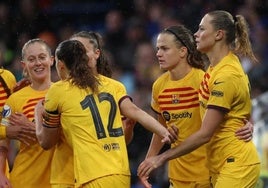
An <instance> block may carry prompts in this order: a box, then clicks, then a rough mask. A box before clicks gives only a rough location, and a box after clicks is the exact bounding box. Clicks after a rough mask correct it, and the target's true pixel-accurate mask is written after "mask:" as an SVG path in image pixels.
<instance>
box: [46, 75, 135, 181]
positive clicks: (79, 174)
mask: <svg viewBox="0 0 268 188" xmlns="http://www.w3.org/2000/svg"><path fill="white" fill-rule="evenodd" d="M99 81H100V87H99V93H98V94H94V95H93V94H92V92H91V91H90V90H89V91H86V90H83V89H79V88H78V87H76V86H74V85H72V84H70V83H69V82H67V81H59V82H57V83H55V84H53V85H52V86H51V88H50V89H49V91H48V93H47V96H46V101H45V109H46V111H47V112H48V113H53V114H57V113H58V114H60V118H61V126H62V130H63V134H64V137H65V139H66V144H68V145H69V146H70V147H71V149H72V150H73V164H74V178H75V179H74V182H75V183H76V184H78V185H81V184H84V183H87V182H89V181H91V180H94V179H96V178H100V177H104V176H107V175H112V174H122V175H127V176H129V175H130V171H129V163H128V156H127V149H126V143H125V138H124V135H123V127H122V121H121V115H120V110H119V106H118V105H119V103H120V100H122V99H123V98H124V97H126V90H125V87H124V86H123V85H122V84H121V83H119V82H117V81H115V80H113V79H110V78H107V77H104V76H101V75H100V76H99ZM62 156H63V155H62ZM59 167H60V166H59ZM54 170H57V169H54Z"/></svg>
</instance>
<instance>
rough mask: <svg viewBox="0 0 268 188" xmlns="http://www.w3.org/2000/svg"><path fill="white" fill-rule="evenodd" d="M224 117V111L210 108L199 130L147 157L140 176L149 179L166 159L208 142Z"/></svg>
mask: <svg viewBox="0 0 268 188" xmlns="http://www.w3.org/2000/svg"><path fill="white" fill-rule="evenodd" d="M223 119H224V113H223V112H221V111H219V110H215V109H208V110H207V111H206V115H205V117H204V119H203V122H202V126H201V128H200V129H199V130H198V131H197V132H195V133H194V134H192V135H191V136H189V137H188V138H187V139H186V140H184V141H183V142H181V143H180V144H179V145H177V146H175V147H173V148H171V149H169V150H167V151H165V152H163V153H162V154H160V155H157V156H153V157H150V158H147V159H145V160H144V161H143V162H142V163H141V164H140V166H139V168H138V175H139V177H140V178H142V179H146V178H147V179H148V176H149V174H150V173H151V171H152V170H154V169H156V168H158V167H159V166H161V165H163V164H164V163H165V162H166V161H169V160H171V159H175V158H177V157H181V156H183V155H185V154H188V153H190V152H191V151H193V150H195V149H197V148H198V147H200V146H201V145H203V144H205V143H208V142H209V141H210V139H211V138H212V136H213V134H214V132H215V130H216V129H217V128H218V127H219V125H220V124H221V123H222V121H223Z"/></svg>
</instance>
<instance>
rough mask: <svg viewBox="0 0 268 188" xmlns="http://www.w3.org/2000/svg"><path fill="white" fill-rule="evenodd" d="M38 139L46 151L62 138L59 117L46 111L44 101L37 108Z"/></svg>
mask: <svg viewBox="0 0 268 188" xmlns="http://www.w3.org/2000/svg"><path fill="white" fill-rule="evenodd" d="M35 124H36V137H37V140H38V142H39V144H40V145H41V147H42V148H43V149H45V150H48V149H51V148H52V147H53V146H55V145H56V144H57V143H58V140H59V138H60V130H61V129H60V120H59V115H52V114H49V113H47V112H46V111H45V109H44V106H43V101H39V102H38V103H37V105H36V106H35Z"/></svg>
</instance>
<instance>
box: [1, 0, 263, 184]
mask: <svg viewBox="0 0 268 188" xmlns="http://www.w3.org/2000/svg"><path fill="white" fill-rule="evenodd" d="M215 9H223V10H227V11H229V12H231V13H232V14H233V15H236V14H241V15H243V16H245V18H246V20H247V22H248V24H249V28H250V38H251V40H252V45H253V49H254V51H255V54H256V56H257V57H258V60H259V63H258V64H255V65H252V64H251V63H250V62H248V60H247V59H244V60H243V61H242V62H243V66H244V68H245V71H246V72H247V73H248V75H249V78H250V81H251V86H252V98H253V99H258V97H260V96H262V95H263V94H264V93H265V92H266V91H267V90H268V76H267V74H268V37H267V36H268V0H162V1H160V0H132V1H125V0H102V1H100V0H90V1H88V0H79V1H77V0H64V1H62V0H20V1H12V0H1V1H0V51H1V53H2V54H3V55H2V59H0V64H1V65H2V66H3V67H4V68H6V69H9V70H10V71H12V72H13V73H14V75H15V76H16V78H17V80H20V79H21V78H22V68H21V65H20V59H21V57H20V55H21V54H20V52H21V48H22V45H23V44H24V43H25V42H26V41H28V40H29V39H31V38H36V37H39V38H42V39H44V40H45V41H47V42H48V44H49V45H50V46H51V47H52V49H53V50H54V49H55V47H56V46H57V44H58V43H59V42H60V41H63V40H65V39H68V38H69V37H70V36H71V35H72V34H73V33H74V32H77V31H82V30H88V31H90V30H93V31H97V32H99V33H100V34H101V35H102V36H103V39H104V42H105V47H106V50H107V53H108V55H109V60H110V63H111V66H112V68H113V78H115V79H117V80H120V81H121V82H123V83H124V84H125V86H126V88H127V91H128V94H129V95H130V96H131V97H132V98H133V101H134V103H135V104H137V105H138V106H139V107H141V108H142V109H144V110H145V111H147V112H148V113H150V114H151V115H154V114H153V112H152V111H151V109H150V100H151V86H152V83H153V81H154V80H155V79H156V78H157V77H158V76H159V75H160V74H161V73H162V72H161V71H160V70H159V66H158V63H157V59H156V55H155V48H154V46H155V40H156V36H157V34H158V33H159V32H160V31H161V30H162V29H163V28H166V27H168V26H170V25H176V24H184V25H185V26H186V27H188V28H189V29H190V30H192V32H195V31H196V30H197V28H198V24H199V22H200V19H201V17H202V16H203V15H204V14H205V13H206V12H207V11H211V10H215ZM53 72H54V73H53V78H52V80H53V81H57V80H58V77H57V74H56V71H55V68H53ZM266 105H267V103H266ZM267 106H268V105H267ZM267 106H266V108H262V110H263V109H266V110H267ZM267 111H268V110H267ZM267 111H263V112H262V113H264V114H267V113H268V112H267ZM266 126H267V124H266ZM150 139H151V133H149V132H148V131H146V130H144V129H143V128H142V127H141V126H139V125H137V126H136V127H135V129H134V139H133V141H132V142H131V144H130V145H129V146H128V149H129V158H130V164H131V170H132V174H133V176H132V183H133V188H134V187H135V188H138V187H140V185H139V183H138V178H137V176H136V175H135V174H136V168H137V166H138V164H139V163H140V162H141V160H142V159H144V157H145V152H146V151H147V149H148V146H149V144H150ZM267 168H268V167H267ZM154 173H155V174H154V176H152V179H151V182H152V183H154V185H155V186H154V187H155V188H156V187H158V188H162V187H164V186H165V184H166V181H167V175H165V173H166V169H165V167H163V168H162V169H159V170H157V171H156V172H154Z"/></svg>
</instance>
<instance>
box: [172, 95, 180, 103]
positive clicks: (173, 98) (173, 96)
mask: <svg viewBox="0 0 268 188" xmlns="http://www.w3.org/2000/svg"><path fill="white" fill-rule="evenodd" d="M179 102H180V101H179V95H178V94H173V95H172V104H177V103H179Z"/></svg>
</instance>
